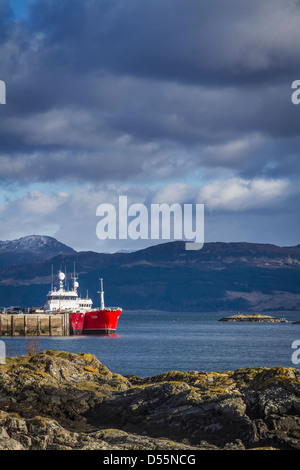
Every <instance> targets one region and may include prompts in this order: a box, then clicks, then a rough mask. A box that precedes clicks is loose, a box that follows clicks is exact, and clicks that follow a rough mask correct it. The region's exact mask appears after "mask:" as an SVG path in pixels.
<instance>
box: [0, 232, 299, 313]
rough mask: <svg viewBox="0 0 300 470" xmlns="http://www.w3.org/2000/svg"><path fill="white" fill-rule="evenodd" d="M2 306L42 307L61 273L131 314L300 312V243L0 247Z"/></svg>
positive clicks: (37, 240)
mask: <svg viewBox="0 0 300 470" xmlns="http://www.w3.org/2000/svg"><path fill="white" fill-rule="evenodd" d="M0 261H1V264H2V266H0V306H10V305H20V306H27V307H30V306H40V305H42V304H43V303H44V301H45V298H46V295H47V292H48V290H49V288H50V285H51V282H52V279H51V271H52V269H53V272H54V273H55V274H56V273H57V272H58V270H59V269H62V270H63V271H66V272H67V273H69V277H68V276H67V278H68V279H70V275H71V273H73V270H74V263H75V268H76V272H77V274H78V275H79V284H80V291H81V295H85V294H86V292H87V290H88V294H89V295H90V296H91V297H92V299H93V301H94V305H98V304H99V298H98V294H97V291H98V290H99V278H100V277H103V279H104V289H105V300H106V304H107V305H113V306H120V307H123V309H125V310H126V309H128V310H139V309H141V310H161V311H168V310H169V311H170V310H174V311H178V312H179V311H184V312H189V311H242V312H247V311H257V312H262V311H300V245H297V246H294V247H278V246H275V245H271V244H257V243H222V242H219V243H206V244H205V245H204V247H203V248H202V249H201V250H198V251H186V250H185V242H181V241H175V242H169V243H164V244H160V245H157V246H152V247H149V248H146V249H143V250H139V251H135V252H124V253H114V254H107V253H95V252H91V251H87V252H76V251H75V250H73V249H72V248H70V247H68V246H66V245H64V244H62V243H60V242H58V241H57V240H55V239H54V238H51V237H40V236H30V237H24V238H22V239H20V240H15V241H11V242H0Z"/></svg>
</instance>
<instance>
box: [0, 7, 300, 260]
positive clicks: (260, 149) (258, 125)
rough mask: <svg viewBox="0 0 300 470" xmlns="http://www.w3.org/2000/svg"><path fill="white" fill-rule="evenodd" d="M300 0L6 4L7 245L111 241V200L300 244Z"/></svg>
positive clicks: (244, 236)
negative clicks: (104, 212)
mask: <svg viewBox="0 0 300 470" xmlns="http://www.w3.org/2000/svg"><path fill="white" fill-rule="evenodd" d="M299 44H300V0H243V1H241V0H38V1H26V0H23V1H22V0H14V1H10V2H9V1H8V0H0V79H1V80H3V81H5V83H6V87H7V97H6V101H7V104H6V105H0V184H1V186H0V187H1V190H0V214H1V224H0V239H1V240H7V239H14V238H19V237H21V236H25V235H30V234H42V235H51V236H54V237H55V238H57V239H58V240H60V241H62V242H63V243H66V244H67V245H70V246H72V247H73V248H75V249H77V250H94V251H100V252H101V251H116V250H119V249H125V250H126V249H133V248H140V247H142V246H145V245H149V244H151V243H152V241H151V240H149V241H143V242H141V241H140V242H133V241H132V240H116V241H109V240H108V241H105V242H104V241H100V240H99V239H98V238H97V235H96V225H97V223H98V218H97V217H96V209H97V207H98V205H99V204H102V203H112V204H117V201H118V196H119V195H127V196H128V201H129V203H130V204H131V203H145V204H146V205H147V207H149V205H150V204H151V203H153V202H161V203H163V202H165V203H168V204H171V203H174V202H178V203H180V204H183V203H193V204H196V203H203V204H204V205H205V241H248V242H262V243H275V244H278V245H296V244H298V243H300V235H299V234H300V230H299V229H300V218H299V207H300V185H299V181H300V105H299V106H296V105H294V104H293V103H292V101H291V95H292V89H291V85H292V82H293V81H294V80H298V79H299V80H300V47H299Z"/></svg>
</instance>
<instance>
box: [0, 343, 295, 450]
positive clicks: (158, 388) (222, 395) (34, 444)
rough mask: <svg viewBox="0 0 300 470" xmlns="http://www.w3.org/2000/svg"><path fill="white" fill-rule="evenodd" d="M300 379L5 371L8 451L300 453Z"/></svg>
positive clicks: (1, 440)
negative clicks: (266, 450) (256, 450)
mask: <svg viewBox="0 0 300 470" xmlns="http://www.w3.org/2000/svg"><path fill="white" fill-rule="evenodd" d="M299 383H300V371H299V370H297V369H293V368H282V367H275V368H257V369H252V368H249V369H238V370H236V371H233V372H230V371H229V372H219V373H218V372H210V373H204V372H198V371H193V372H177V371H173V372H168V373H165V374H160V375H157V376H154V377H150V378H140V377H135V376H128V377H122V376H120V375H118V374H114V373H112V372H110V371H109V370H108V369H107V368H106V367H105V366H103V365H102V364H101V363H100V362H99V361H98V360H97V359H96V358H95V357H94V356H92V355H90V354H71V353H65V352H60V351H45V352H43V353H39V354H35V355H32V356H24V357H18V358H8V360H7V364H6V365H3V366H0V410H1V409H2V411H0V449H6V448H7V449H33V450H35V449H36V450H49V449H60V450H64V449H83V450H85V449H103V450H108V449H109V450H113V449H123V450H124V449H126V450H130V449H160V450H161V449H250V448H276V449H299V447H300V446H299V438H300V387H299Z"/></svg>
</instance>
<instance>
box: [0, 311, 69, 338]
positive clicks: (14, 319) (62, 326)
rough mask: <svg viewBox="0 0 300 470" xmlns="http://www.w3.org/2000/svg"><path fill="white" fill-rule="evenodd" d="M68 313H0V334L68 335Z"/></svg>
mask: <svg viewBox="0 0 300 470" xmlns="http://www.w3.org/2000/svg"><path fill="white" fill-rule="evenodd" d="M69 335H70V325H69V314H68V313H62V314H56V315H51V314H32V313H31V314H20V313H19V314H1V315H0V336H69Z"/></svg>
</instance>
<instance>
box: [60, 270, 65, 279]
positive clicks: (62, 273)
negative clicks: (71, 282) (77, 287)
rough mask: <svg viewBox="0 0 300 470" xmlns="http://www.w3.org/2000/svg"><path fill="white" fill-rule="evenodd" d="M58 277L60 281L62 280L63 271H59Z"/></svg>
mask: <svg viewBox="0 0 300 470" xmlns="http://www.w3.org/2000/svg"><path fill="white" fill-rule="evenodd" d="M58 278H59V280H60V281H63V280H64V279H65V275H64V273H62V272H61V271H60V272H59V274H58Z"/></svg>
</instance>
